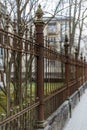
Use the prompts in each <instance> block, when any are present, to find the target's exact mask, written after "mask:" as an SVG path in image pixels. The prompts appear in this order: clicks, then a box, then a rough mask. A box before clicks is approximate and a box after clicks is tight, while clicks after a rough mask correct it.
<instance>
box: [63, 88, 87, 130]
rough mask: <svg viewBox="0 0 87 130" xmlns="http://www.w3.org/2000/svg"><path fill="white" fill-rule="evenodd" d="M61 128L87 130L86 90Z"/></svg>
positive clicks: (65, 129)
mask: <svg viewBox="0 0 87 130" xmlns="http://www.w3.org/2000/svg"><path fill="white" fill-rule="evenodd" d="M63 130H87V90H86V91H85V93H84V94H83V96H82V97H81V100H80V102H79V103H78V104H77V106H76V107H75V109H74V110H73V112H72V117H71V119H70V120H69V121H68V122H67V124H66V126H65V128H64V129H63Z"/></svg>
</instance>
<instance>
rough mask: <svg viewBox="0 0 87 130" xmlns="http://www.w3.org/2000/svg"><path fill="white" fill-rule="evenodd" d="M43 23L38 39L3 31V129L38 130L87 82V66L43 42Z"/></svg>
mask: <svg viewBox="0 0 87 130" xmlns="http://www.w3.org/2000/svg"><path fill="white" fill-rule="evenodd" d="M43 26H44V22H43V21H42V20H41V19H40V20H37V21H36V22H35V27H36V38H35V39H32V38H31V39H30V40H27V38H26V34H25V36H24V38H23V37H22V36H18V35H16V34H14V33H15V31H16V30H15V29H14V32H13V33H10V32H8V28H7V31H5V30H3V29H0V49H1V51H2V57H1V59H0V60H1V63H2V66H1V69H0V83H1V84H0V130H36V129H37V128H42V127H45V121H44V120H46V119H47V118H48V117H49V116H50V115H51V114H52V113H53V112H54V111H55V110H56V109H57V108H58V107H59V106H60V105H61V104H62V103H63V102H64V101H65V100H66V99H67V97H69V96H70V95H71V94H73V93H74V92H75V91H76V90H77V89H78V88H79V87H80V86H81V85H82V84H83V83H84V82H85V81H86V80H87V76H86V75H87V63H86V61H85V59H83V58H82V56H81V59H78V57H77V51H76V52H75V57H72V58H71V57H70V55H69V53H68V47H69V46H68V41H67V40H66V39H65V46H64V47H65V53H64V54H60V53H58V52H57V51H55V50H53V49H51V48H50V47H49V43H48V41H47V40H46V41H45V42H46V45H44V39H43Z"/></svg>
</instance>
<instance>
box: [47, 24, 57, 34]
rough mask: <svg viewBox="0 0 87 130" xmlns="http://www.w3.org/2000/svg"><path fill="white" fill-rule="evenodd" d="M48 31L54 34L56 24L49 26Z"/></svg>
mask: <svg viewBox="0 0 87 130" xmlns="http://www.w3.org/2000/svg"><path fill="white" fill-rule="evenodd" d="M48 31H52V32H56V24H49V25H48Z"/></svg>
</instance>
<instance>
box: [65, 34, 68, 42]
mask: <svg viewBox="0 0 87 130" xmlns="http://www.w3.org/2000/svg"><path fill="white" fill-rule="evenodd" d="M67 42H68V36H67V35H65V43H67Z"/></svg>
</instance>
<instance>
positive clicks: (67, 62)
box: [64, 35, 70, 97]
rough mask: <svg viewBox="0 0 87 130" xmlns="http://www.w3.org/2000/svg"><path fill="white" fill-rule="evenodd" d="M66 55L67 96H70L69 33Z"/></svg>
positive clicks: (66, 39)
mask: <svg viewBox="0 0 87 130" xmlns="http://www.w3.org/2000/svg"><path fill="white" fill-rule="evenodd" d="M64 47H65V57H66V63H65V84H66V85H67V97H69V96H70V90H69V89H70V88H69V55H68V47H69V44H68V38H67V35H65V44H64Z"/></svg>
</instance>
